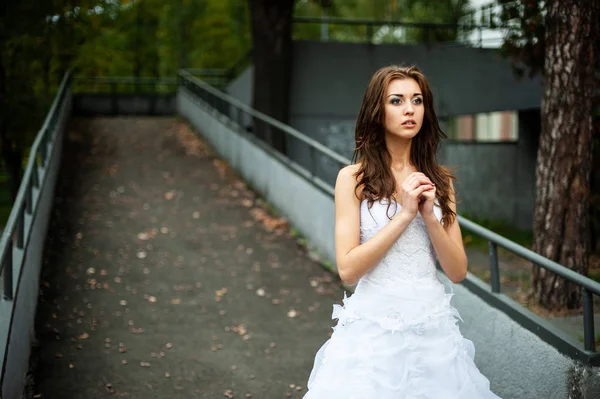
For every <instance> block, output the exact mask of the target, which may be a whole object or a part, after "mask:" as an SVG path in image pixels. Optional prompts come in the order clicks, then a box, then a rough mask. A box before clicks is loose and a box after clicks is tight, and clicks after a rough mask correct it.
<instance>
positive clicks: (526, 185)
mask: <svg viewBox="0 0 600 399" xmlns="http://www.w3.org/2000/svg"><path fill="white" fill-rule="evenodd" d="M293 56H294V61H293V68H292V79H291V98H290V120H289V124H290V125H291V126H292V127H294V128H296V129H298V130H299V131H301V132H303V133H305V134H307V135H308V136H310V137H313V138H315V139H317V140H319V141H320V142H321V143H323V144H325V145H326V146H328V147H329V148H331V149H333V150H334V151H336V152H338V153H340V154H342V155H344V156H345V157H347V158H351V156H352V150H353V148H354V126H355V121H356V115H357V114H358V111H359V108H360V104H361V102H362V99H363V96H364V91H365V89H366V87H367V84H368V82H369V79H370V77H371V75H372V74H373V72H375V71H376V70H377V69H378V68H380V67H381V66H384V65H388V64H392V63H405V64H413V63H414V64H416V65H417V66H418V67H419V68H420V69H421V70H422V71H423V72H424V73H425V74H426V76H427V78H428V80H429V82H430V84H431V86H432V89H433V92H434V97H435V102H436V112H437V114H438V117H439V118H440V119H441V124H442V126H443V125H444V123H443V120H444V119H445V117H447V116H453V115H460V114H472V113H479V112H491V111H501V110H520V112H519V124H520V125H519V141H518V143H516V144H514V143H511V144H475V143H473V144H465V143H457V142H446V143H445V145H444V146H443V148H442V150H441V152H440V160H441V162H443V163H445V164H447V165H448V166H452V167H458V169H457V171H456V174H457V177H458V182H457V184H456V190H457V194H458V196H459V200H460V201H461V203H460V204H459V207H458V210H459V212H466V213H468V214H470V215H473V216H474V217H477V218H481V219H495V220H504V221H506V222H508V223H511V224H513V225H515V226H516V227H518V228H521V229H525V230H530V229H531V226H532V220H533V204H534V189H535V159H536V155H537V136H538V135H539V123H538V125H537V127H536V126H534V125H535V124H534V123H532V119H535V118H532V117H531V115H532V114H535V115H537V111H535V109H537V108H539V106H540V102H541V96H542V87H541V83H542V81H541V79H540V78H539V77H537V78H535V79H528V78H524V79H523V80H518V79H516V78H515V77H514V75H513V72H512V69H511V68H512V67H511V64H510V61H508V60H505V59H502V58H501V57H500V56H499V55H498V53H497V51H495V50H492V49H477V48H471V47H463V46H432V47H431V48H428V47H427V46H420V45H419V46H417V45H401V44H389V45H370V44H363V43H358V44H357V43H323V42H308V41H297V42H294V53H293ZM227 91H228V93H230V94H231V95H232V96H233V97H236V98H238V99H240V100H241V101H243V102H245V103H247V104H250V101H251V91H252V69H251V68H249V69H247V70H246V71H245V72H244V73H243V74H242V75H240V76H239V77H238V79H237V80H236V81H235V82H233V83H232V84H231V85H230V86H229V87H228V90H227ZM522 118H525V119H526V121H525V122H522V120H521V119H522ZM290 155H291V157H292V158H293V159H295V160H297V161H298V162H299V163H302V164H305V163H306V159H307V158H308V154H307V152H306V149H305V148H302V147H301V146H298V145H293V146H292V147H291V149H290ZM317 170H318V173H319V176H320V177H321V178H323V180H325V181H327V182H330V183H332V182H334V181H335V177H336V175H337V168H336V167H335V165H332V164H331V163H330V162H327V160H325V159H323V158H320V159H318V160H317Z"/></svg>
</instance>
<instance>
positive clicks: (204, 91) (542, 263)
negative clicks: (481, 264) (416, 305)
mask: <svg viewBox="0 0 600 399" xmlns="http://www.w3.org/2000/svg"><path fill="white" fill-rule="evenodd" d="M179 76H180V79H181V85H182V86H183V87H185V88H186V89H187V90H189V91H190V92H192V93H193V94H195V95H196V96H197V97H198V98H200V99H201V100H202V101H203V102H204V103H205V104H206V105H207V106H209V107H211V108H212V109H213V110H214V113H215V117H217V118H220V119H221V121H222V122H223V123H230V124H231V125H232V126H233V127H235V128H236V129H237V130H238V132H239V133H240V134H243V135H246V136H250V137H251V136H252V135H251V134H249V133H248V131H247V130H248V129H247V127H246V126H245V125H246V124H248V123H253V122H254V123H256V121H257V120H258V121H259V122H260V123H262V124H265V125H267V130H268V131H269V133H270V135H271V136H272V135H275V134H283V135H284V136H285V137H288V138H294V139H296V140H298V141H300V142H302V143H303V144H305V145H307V146H309V147H310V152H311V154H312V156H311V160H314V159H315V154H319V155H322V156H324V157H328V158H329V159H330V160H331V162H332V163H333V164H335V165H337V166H338V168H340V167H343V166H346V165H348V164H350V160H349V159H347V158H345V157H343V156H341V155H340V154H338V153H336V152H334V151H332V150H331V149H329V148H327V147H325V146H324V145H323V144H321V143H319V142H318V141H316V140H314V139H312V138H310V137H308V136H306V135H305V134H303V133H301V132H299V131H297V130H295V129H293V128H291V127H290V126H287V125H285V124H283V123H281V122H279V121H276V120H274V119H273V118H271V117H269V116H267V115H265V114H263V113H261V112H258V111H256V110H254V109H253V108H251V107H250V106H248V105H246V104H244V103H242V102H240V101H238V100H237V99H235V98H232V97H230V96H228V95H227V94H224V93H222V92H221V91H219V90H217V89H215V88H213V87H211V86H210V85H209V84H207V83H206V82H203V81H202V80H200V79H198V78H197V77H194V76H192V75H191V74H190V73H189V72H186V71H185V70H182V71H181V72H180V75H179ZM243 115H247V116H251V117H252V118H253V119H254V121H251V120H250V119H247V120H244V119H243ZM253 139H254V140H255V142H257V143H260V145H261V146H263V147H270V149H269V151H270V153H275V154H276V155H277V157H278V158H279V159H282V160H283V162H284V163H287V164H290V163H294V161H292V160H291V159H290V158H289V157H287V156H286V155H285V154H284V153H282V152H281V151H277V150H276V149H274V148H273V147H272V144H273V140H272V137H271V138H269V136H268V135H267V136H263V137H254V138H253ZM294 169H296V170H298V171H299V173H300V174H301V175H302V176H304V177H305V178H306V179H307V180H308V181H310V182H312V183H313V184H315V185H316V186H317V187H318V188H319V189H321V190H323V191H324V192H326V193H328V194H329V195H331V196H333V193H334V188H333V186H332V185H331V184H329V183H327V182H325V181H323V180H322V179H321V178H320V177H319V176H318V175H317V170H316V168H315V165H314V163H313V162H310V163H309V164H308V165H304V166H303V165H294ZM336 173H337V169H336ZM457 219H458V222H459V224H460V226H461V228H462V229H464V230H466V231H469V232H471V233H473V234H476V235H478V236H481V237H483V238H484V239H486V240H487V241H488V243H489V259H490V263H489V269H490V274H491V284H490V285H491V287H490V286H489V285H487V284H485V283H483V282H482V281H481V280H479V279H478V278H476V277H474V276H471V275H469V276H468V277H467V278H466V279H465V281H464V282H463V284H464V285H465V286H466V287H467V288H468V289H470V290H471V291H473V292H475V293H477V294H478V295H479V296H480V297H482V299H484V300H486V302H488V303H489V304H491V305H492V306H494V307H496V308H499V309H500V310H503V311H504V312H505V313H507V314H508V315H509V316H511V317H512V318H513V319H514V320H515V321H517V322H518V323H519V324H521V325H522V326H523V327H524V328H526V329H528V330H530V331H531V332H533V333H534V334H536V335H538V336H539V337H540V338H542V339H543V340H544V341H546V342H548V343H550V344H551V345H553V346H554V347H556V348H557V349H558V350H559V351H561V352H562V353H564V354H567V355H568V356H570V357H572V358H575V359H578V360H581V361H582V362H584V363H586V364H591V365H600V353H598V352H596V350H595V349H596V348H595V336H594V312H593V301H592V299H593V295H598V296H600V283H598V282H596V281H594V280H592V279H590V278H588V277H585V276H583V275H581V274H579V273H576V272H574V271H573V270H571V269H569V268H567V267H565V266H563V265H560V264H558V263H556V262H553V261H551V260H550V259H547V258H545V257H543V256H541V255H539V254H537V253H535V252H533V251H531V250H529V249H527V248H525V247H522V246H520V245H518V244H516V243H515V242H513V241H510V240H508V239H506V238H505V237H502V236H500V235H498V234H496V233H494V232H492V231H491V230H488V229H486V228H484V227H482V226H480V225H478V224H476V223H474V222H472V221H471V220H469V219H467V218H465V217H463V216H460V215H459V216H458V217H457ZM498 246H500V247H502V248H505V249H506V250H508V251H510V252H512V253H514V254H515V255H517V256H519V257H521V258H523V259H526V260H527V261H530V262H532V263H533V264H535V265H537V266H539V267H541V268H543V269H545V270H548V271H550V272H552V273H556V274H557V275H559V276H560V277H562V278H564V279H566V280H568V281H570V282H571V283H573V284H576V285H578V286H580V287H582V289H583V324H584V344H583V346H582V344H581V342H579V341H577V340H576V339H574V338H573V337H571V336H567V334H565V333H563V332H562V331H561V330H559V329H557V328H556V327H554V326H552V325H551V324H550V323H549V322H548V321H547V320H544V319H542V318H541V317H539V316H537V315H536V314H534V313H533V312H531V311H529V310H528V309H526V308H524V307H523V306H521V305H520V304H518V303H517V302H515V301H514V300H512V299H510V298H509V297H508V296H506V295H504V294H502V293H501V280H500V270H499V265H498V253H497V248H498Z"/></svg>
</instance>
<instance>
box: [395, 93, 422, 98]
mask: <svg viewBox="0 0 600 399" xmlns="http://www.w3.org/2000/svg"><path fill="white" fill-rule="evenodd" d="M391 96H396V97H404V94H394V93H392V94H389V95H388V97H391ZM416 96H422V94H421V93H415V94H413V97H416Z"/></svg>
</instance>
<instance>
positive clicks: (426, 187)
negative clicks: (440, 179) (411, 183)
mask: <svg viewBox="0 0 600 399" xmlns="http://www.w3.org/2000/svg"><path fill="white" fill-rule="evenodd" d="M431 189H433V185H431V184H422V185H420V186H418V187H417V188H415V189H414V190H412V191H411V192H410V195H413V196H414V197H418V196H419V195H421V194H422V193H423V192H424V191H426V190H431Z"/></svg>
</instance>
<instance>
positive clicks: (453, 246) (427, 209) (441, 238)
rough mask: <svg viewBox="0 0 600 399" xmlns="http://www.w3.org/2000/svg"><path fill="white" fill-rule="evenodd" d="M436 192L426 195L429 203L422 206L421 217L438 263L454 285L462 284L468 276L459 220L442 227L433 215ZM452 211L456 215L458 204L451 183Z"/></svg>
mask: <svg viewBox="0 0 600 399" xmlns="http://www.w3.org/2000/svg"><path fill="white" fill-rule="evenodd" d="M432 194H433V196H434V197H433V198H434V199H435V192H431V191H430V192H428V193H426V194H424V196H427V197H428V198H427V199H428V201H427V203H424V204H423V205H422V206H421V209H422V211H421V216H422V217H423V220H425V225H426V226H427V231H428V232H429V237H430V238H431V242H432V243H433V248H434V249H435V253H436V255H437V258H438V261H439V262H440V265H441V266H442V269H443V270H444V273H446V275H447V276H448V278H449V279H450V280H451V281H452V282H453V283H455V284H456V283H460V282H461V281H462V280H464V278H465V277H466V276H467V255H466V253H465V248H464V245H463V240H462V235H461V232H460V226H459V225H458V220H457V219H454V221H453V222H452V223H451V224H450V225H448V226H442V224H441V223H440V222H439V221H438V219H437V217H436V216H435V214H434V213H433V200H432V199H431V195H432ZM449 194H450V195H449V197H450V203H449V205H450V209H452V210H453V211H454V212H455V213H456V203H455V199H454V198H455V196H454V186H453V185H452V181H450V193H449Z"/></svg>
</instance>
